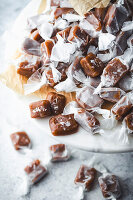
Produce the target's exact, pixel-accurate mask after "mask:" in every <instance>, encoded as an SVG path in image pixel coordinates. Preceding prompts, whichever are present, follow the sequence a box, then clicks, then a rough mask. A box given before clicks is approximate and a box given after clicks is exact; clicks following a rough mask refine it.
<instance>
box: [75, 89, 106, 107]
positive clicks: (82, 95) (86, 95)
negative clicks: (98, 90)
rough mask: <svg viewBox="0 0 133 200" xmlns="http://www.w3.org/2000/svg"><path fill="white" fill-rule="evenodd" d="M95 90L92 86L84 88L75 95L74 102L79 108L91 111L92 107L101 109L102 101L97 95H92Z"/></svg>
mask: <svg viewBox="0 0 133 200" xmlns="http://www.w3.org/2000/svg"><path fill="white" fill-rule="evenodd" d="M94 90H95V88H93V87H92V86H85V87H83V88H82V89H81V90H79V92H77V94H76V101H77V103H78V104H79V106H80V107H81V108H84V109H85V110H91V108H94V107H101V105H102V104H103V102H104V101H103V99H101V98H100V97H99V96H98V95H97V94H94Z"/></svg>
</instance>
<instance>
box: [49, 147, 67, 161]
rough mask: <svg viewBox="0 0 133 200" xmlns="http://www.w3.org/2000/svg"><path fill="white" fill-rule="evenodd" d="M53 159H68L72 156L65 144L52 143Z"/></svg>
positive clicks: (51, 152) (51, 153)
mask: <svg viewBox="0 0 133 200" xmlns="http://www.w3.org/2000/svg"><path fill="white" fill-rule="evenodd" d="M49 150H50V155H51V161H52V162H56V161H66V160H68V159H69V158H70V156H69V154H68V150H67V148H66V145H65V144H55V145H51V146H50V148H49Z"/></svg>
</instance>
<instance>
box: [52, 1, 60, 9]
mask: <svg viewBox="0 0 133 200" xmlns="http://www.w3.org/2000/svg"><path fill="white" fill-rule="evenodd" d="M50 5H51V6H57V7H59V6H60V0H51V4H50Z"/></svg>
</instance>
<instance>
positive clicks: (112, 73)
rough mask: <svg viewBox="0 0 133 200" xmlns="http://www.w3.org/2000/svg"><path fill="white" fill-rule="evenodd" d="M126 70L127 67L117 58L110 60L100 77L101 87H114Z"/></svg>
mask: <svg viewBox="0 0 133 200" xmlns="http://www.w3.org/2000/svg"><path fill="white" fill-rule="evenodd" d="M128 70H129V66H128V65H125V64H124V63H122V61H121V60H120V59H119V58H114V59H112V60H111V61H110V62H109V63H108V64H107V66H106V67H105V68H104V70H103V74H102V76H101V81H102V83H103V86H105V87H110V86H114V85H116V83H117V82H118V81H119V80H120V79H121V78H122V77H123V76H124V75H125V74H126V73H127V71H128Z"/></svg>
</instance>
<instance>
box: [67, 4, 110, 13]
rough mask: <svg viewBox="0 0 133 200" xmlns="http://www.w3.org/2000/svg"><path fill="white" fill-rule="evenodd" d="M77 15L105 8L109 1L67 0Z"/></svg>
mask: <svg viewBox="0 0 133 200" xmlns="http://www.w3.org/2000/svg"><path fill="white" fill-rule="evenodd" d="M69 1H70V3H71V5H72V7H73V8H74V9H75V10H76V12H77V13H78V14H79V15H84V14H86V13H87V12H88V11H90V10H91V9H92V8H105V7H107V6H108V4H109V2H110V0H69Z"/></svg>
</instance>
